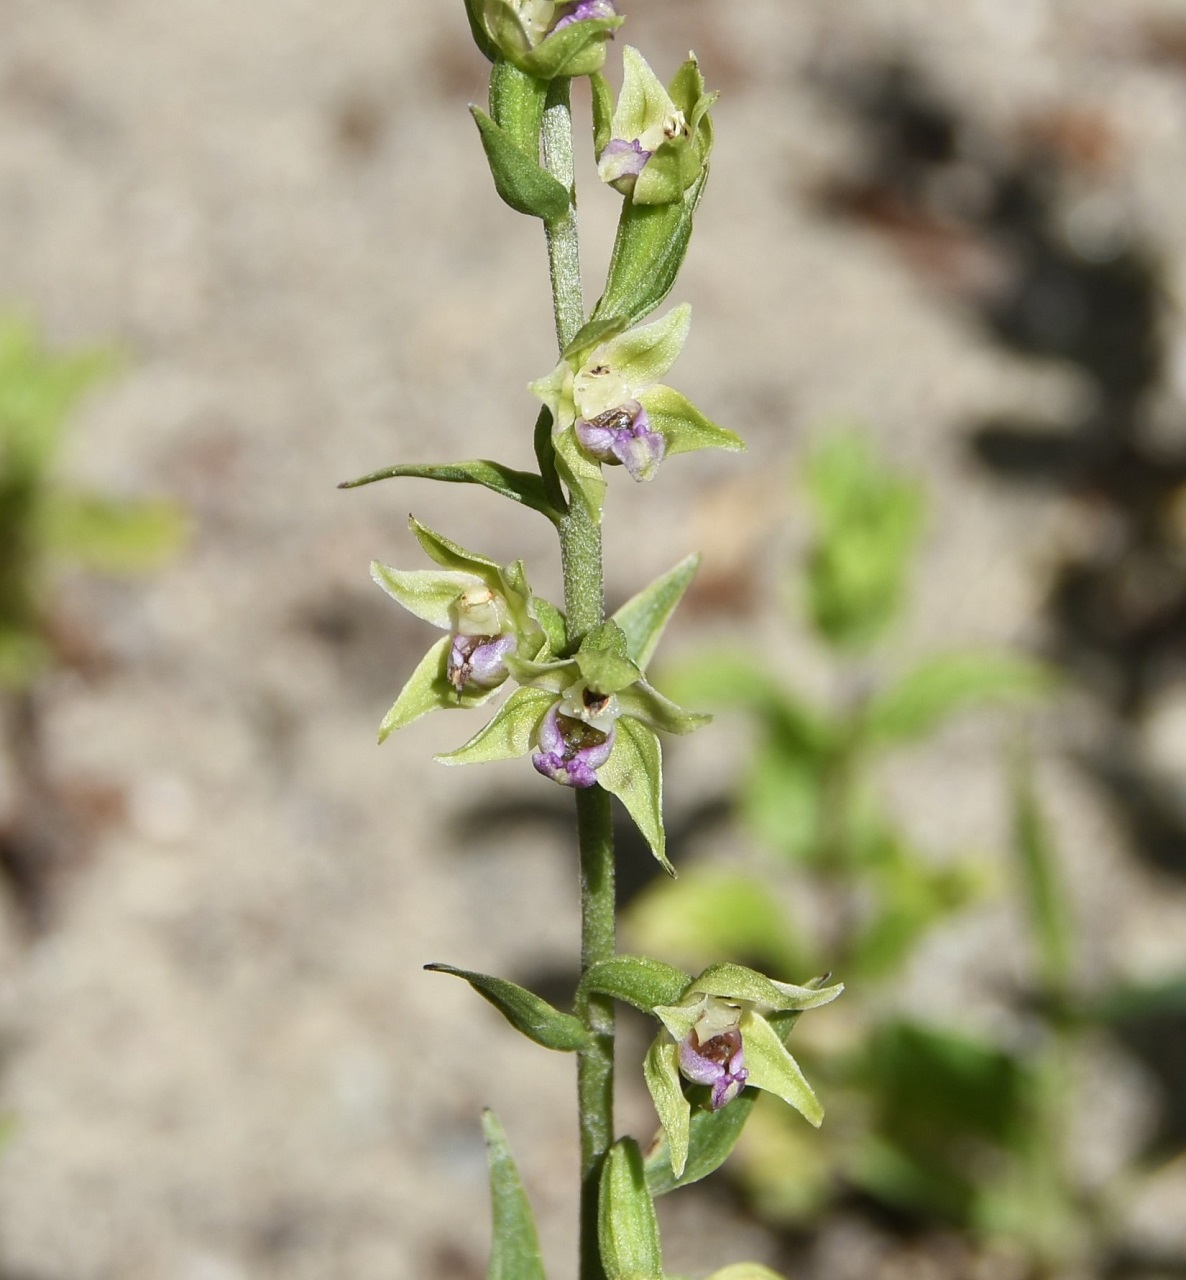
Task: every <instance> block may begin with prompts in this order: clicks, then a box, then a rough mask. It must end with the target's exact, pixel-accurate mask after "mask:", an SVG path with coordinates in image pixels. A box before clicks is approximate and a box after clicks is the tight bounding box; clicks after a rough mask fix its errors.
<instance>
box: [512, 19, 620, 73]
mask: <svg viewBox="0 0 1186 1280" xmlns="http://www.w3.org/2000/svg"><path fill="white" fill-rule="evenodd" d="M623 21H624V19H622V18H586V19H583V20H582V21H580V22H574V23H572V24H571V25H569V26H567V27H561V29H560V30H559V31H553V32H552V34H551V35H550V36H548V37H547V39H545V40H543V41H541V42H540V43H539V44H538V45H536V47H535V48H534V49H532V50H531V51H530V52H528V53H525V54H521V55H520V56H519V57H516V58H515V61H516V62H517V63H518V65H519V66H520V67H521V68H522V69H523V70H524V71H526V72H527V73H528V75H533V76H538V77H539V78H540V79H541V80H554V79H555V78H556V77H557V76H587V75H591V74H592V73H593V72H594V71H600V70H601V68H602V66H603V64H604V63H605V43H606V41H607V40H608V39H609V36H610V33H611V32H612V31H616V30H617V28H618V27H620V26H621V25H622V23H623Z"/></svg>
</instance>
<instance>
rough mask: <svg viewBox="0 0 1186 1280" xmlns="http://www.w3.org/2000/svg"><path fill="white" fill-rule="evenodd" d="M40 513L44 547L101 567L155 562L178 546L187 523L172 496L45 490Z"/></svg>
mask: <svg viewBox="0 0 1186 1280" xmlns="http://www.w3.org/2000/svg"><path fill="white" fill-rule="evenodd" d="M39 514H40V524H41V539H42V542H43V545H44V547H45V549H46V551H48V552H50V553H51V554H57V555H60V556H65V557H69V558H70V559H71V560H73V561H75V562H77V563H79V564H82V565H83V566H85V567H86V568H88V569H95V570H98V571H100V572H104V573H127V572H130V571H134V570H140V569H148V568H153V567H155V566H156V565H158V564H160V562H161V561H162V560H164V559H165V558H167V557H169V556H171V555H173V554H174V553H175V552H176V551H177V550H178V549H179V548H180V547H181V544H182V543H183V542H184V540H185V536H186V532H187V529H188V524H187V521H186V519H185V515H184V513H183V512H182V511H181V509H180V508H179V507H177V506H175V505H174V504H173V503H171V502H164V501H143V502H131V501H119V500H116V499H111V498H104V497H100V496H98V495H97V494H86V493H69V492H62V491H57V492H50V493H47V494H46V495H45V500H44V502H43V503H42V505H41V510H40V513H39Z"/></svg>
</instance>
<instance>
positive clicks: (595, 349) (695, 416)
mask: <svg viewBox="0 0 1186 1280" xmlns="http://www.w3.org/2000/svg"><path fill="white" fill-rule="evenodd" d="M691 320H692V309H691V307H689V306H688V305H687V304H686V303H685V304H683V305H681V306H678V307H675V308H673V309H672V310H671V311H669V312H668V313H667V314H666V315H665V316H662V317H661V318H660V319H658V320H654V321H652V322H651V323H650V324H646V325H639V326H637V327H636V328H633V329H627V330H626V331H625V332H620V323H621V322H613V321H596V322H592V323H591V324H589V325H586V327H585V329H584V330H582V332H581V334H578V335H577V339H576V340H575V342H574V343H573V345H572V346H570V347H569V348H568V349H567V350H566V351H565V353H564V356H563V358H562V359H561V360H560V363H559V364H557V366H556V368H555V369H553V370H552V372H551V373H550V374H548V375H547V377H544V378H539V379H537V380H536V381H535V382H533V383H532V384H531V388H530V389H531V391H532V392H533V393H534V394H535V395H537V396H538V397H539V398H540V399H541V400H542V401H543V402H544V404H545V405H546V406H547V408H548V410H549V411H550V413H551V415H552V422H553V433H554V434H553V442H554V445H555V449H556V459H557V465H558V467H559V470H560V474H561V476H562V477H563V479H564V481H565V483H566V484H567V485H568V486H569V488H570V490H571V491H572V493H573V495H574V497H576V498H577V499H578V500H579V501H581V502H582V503H583V504H584V506H585V507H586V509H587V510H588V512H589V514H590V515H591V516H593V518H594V519H595V520H598V521H599V520H600V518H601V507H602V504H603V501H604V497H605V481H604V480H603V478H602V475H601V465H602V459H600V458H599V457H595V456H593V455H592V454H591V453H590V451H589V448H588V446H587V445H586V444H584V443H582V436H584V435H585V433H587V432H589V431H591V430H603V431H605V430H610V429H611V428H613V429H619V430H624V429H625V428H624V427H623V425H622V424H624V423H625V422H626V420H627V419H629V421H630V423H632V424H633V429H634V431H635V432H636V433H642V432H645V433H647V434H649V435H652V436H655V437H657V438H658V439H660V440H661V441H662V446H661V448H660V449H659V450H658V456H659V458H661V457H662V456H663V455H664V454H669V453H687V452H690V451H692V450H695V449H711V448H717V449H743V448H744V447H745V446H744V444H743V443H742V441H741V438H740V437H739V436H737V435H736V434H735V433H734V432H732V431H728V430H726V429H725V428H724V427H719V426H717V425H716V424H715V423H713V422H710V421H709V420H708V419H707V418H706V417H704V415H703V414H701V413H700V411H699V410H698V409H696V408H695V407H694V406H693V405H692V404H691V403H689V401H687V400H686V399H685V398H684V397H683V396H682V395H680V394H679V392H678V391H673V390H672V389H671V388H670V387H666V386H663V385H661V384H660V383H659V379H660V378H661V377H663V375H664V374H665V373H666V372H667V370H668V369H670V368H671V366H672V365H673V364H674V363H675V360H676V357H677V356H678V355H679V353H680V351H681V350H682V349H683V345H684V343H685V342H686V341H687V337H688V330H689V328H690V326H691ZM615 330H618V331H617V332H615ZM603 335H604V336H603ZM604 460H607V461H613V459H604ZM619 460H621V461H624V462H625V463H626V465H627V467H628V468H629V469H630V470H631V473H632V474H633V475H634V476H635V478H636V479H650V477H651V475H652V474H653V473H654V468H655V466H657V465H658V460H657V459H654V460H653V462H652V463H649V464H648V465H644V466H641V467H638V468H636V467H634V466H632V465H631V460H629V459H628V458H626V457H622V458H620V459H619Z"/></svg>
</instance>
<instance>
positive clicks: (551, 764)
mask: <svg viewBox="0 0 1186 1280" xmlns="http://www.w3.org/2000/svg"><path fill="white" fill-rule="evenodd" d="M613 745H614V730H613V729H611V730H610V731H609V733H602V732H601V730H600V729H595V728H593V726H592V725H589V724H585V722H584V721H583V720H574V719H573V718H572V717H571V716H566V715H562V714H561V712H560V708H559V704H557V705H556V706H554V707H553V708H552V709H551V710H550V711H549V712H548V714H547V715H546V716H544V719H543V723H542V724H541V725H540V727H539V748H538V750H537V751H536V752H535V753H534V755H532V757H531V763H532V764H533V765H534V766H535V768H536V771H537V772H538V773H542V774H543V775H544V777H545V778H551V779H552V781H553V782H559V783H560V784H561V785H562V786H565V787H591V786H593V785H594V783H595V782H596V781H597V772H596V771H597V770H598V769H599V768H600V767H601V766H602V765H603V764H605V762H606V761H607V760H608V759H609V753H610V751H611V750H612V748H613Z"/></svg>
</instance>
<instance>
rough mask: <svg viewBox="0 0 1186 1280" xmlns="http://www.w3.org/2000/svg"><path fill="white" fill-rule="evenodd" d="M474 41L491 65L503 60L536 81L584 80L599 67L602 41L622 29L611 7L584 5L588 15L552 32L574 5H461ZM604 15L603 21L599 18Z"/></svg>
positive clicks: (495, 1) (478, 0)
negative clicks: (571, 78)
mask: <svg viewBox="0 0 1186 1280" xmlns="http://www.w3.org/2000/svg"><path fill="white" fill-rule="evenodd" d="M465 8H466V13H467V15H468V17H469V23H470V29H471V31H472V32H473V36H474V41H475V42H476V44H477V46H478V48H479V49H481V51H482V52H483V53H484V54H485V55H486V57H487V58H489V59H490V61H491V62H498V61H499V60H501V59H504V58H505V59H507V60H508V61H510V62H513V63H514V64H515V66H517V67H518V68H519V69H520V70H521V71H525V72H527V74H528V75H531V76H535V77H536V78H537V79H539V80H552V79H554V78H555V77H556V76H587V75H592V73H593V72H595V71H599V70H600V69H601V66H602V64H603V63H604V62H605V42H606V41H607V40H608V39H609V37H610V34H611V33H612V32H613V31H615V30H616V29H617V28H618V27H620V26H621V25H622V19H621V18H619V17H617V16H616V14H614V13H613V5H612V4H609V3H603V4H600V5H593V6H587V8H588V11H589V12H590V14H591V16H589V17H583V18H580V19H579V20H578V21H571V19H570V21H569V22H568V23H567V24H566V25H564V26H561V27H559V29H557V24H558V23H559V22H560V21H562V20H563V18H564V16H565V14H566V13H568V12H569V11H570V10H572V9H574V8H576V9H579V8H580V6H573V5H565V4H558V3H555V0H465ZM602 15H604V16H602Z"/></svg>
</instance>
